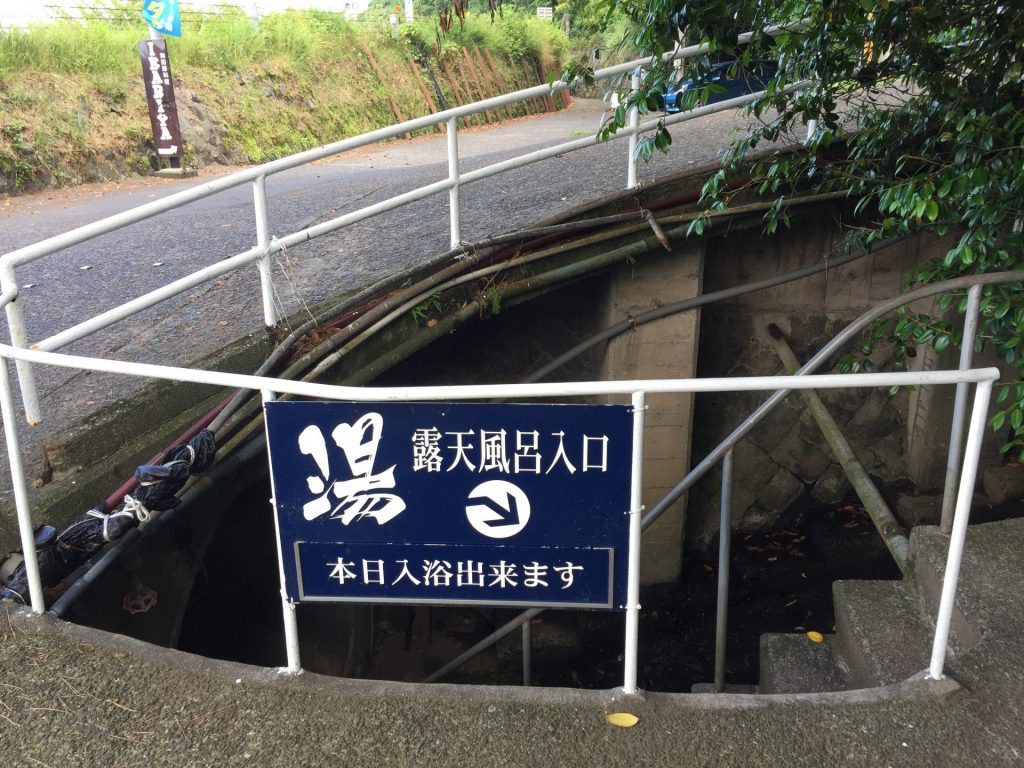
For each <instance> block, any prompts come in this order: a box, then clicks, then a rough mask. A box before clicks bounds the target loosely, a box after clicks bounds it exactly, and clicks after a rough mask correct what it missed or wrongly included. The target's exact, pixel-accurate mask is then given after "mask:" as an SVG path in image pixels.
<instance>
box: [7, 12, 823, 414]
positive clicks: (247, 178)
mask: <svg viewBox="0 0 1024 768" xmlns="http://www.w3.org/2000/svg"><path fill="white" fill-rule="evenodd" d="M797 26H799V25H790V26H789V27H787V29H791V28H795V27H797ZM781 31H782V28H773V29H771V30H768V32H769V34H778V33H780V32H781ZM749 38H750V35H749V34H747V35H741V36H740V41H741V42H742V41H743V40H744V39H749ZM706 51H707V46H705V45H696V46H689V47H686V48H680V49H678V50H676V51H673V52H671V53H669V54H667V55H666V56H665V58H666V60H678V59H685V58H691V57H694V56H699V55H701V54H702V53H705V52H706ZM649 63H650V59H636V60H634V61H630V62H626V63H623V64H617V65H615V66H612V67H607V68H605V69H601V70H598V71H597V72H596V73H595V78H596V79H598V80H612V79H614V78H618V77H621V76H623V75H626V74H628V73H630V72H636V71H637V70H638V68H639V67H642V66H644V65H645V64H649ZM635 84H636V79H635V78H634V86H635ZM804 86H806V81H801V82H799V83H794V84H791V85H790V86H788V88H787V89H786V90H797V89H799V88H802V87H804ZM568 87H569V85H568V84H567V83H564V82H562V81H556V82H554V83H552V84H551V85H537V86H533V87H532V88H525V89H522V90H519V91H515V92H513V93H509V94H505V95H503V96H496V97H494V98H490V99H485V100H483V101H478V102H475V103H473V104H468V105H465V106H461V107H454V108H452V109H447V110H445V111H443V112H438V113H436V114H431V115H426V116H423V117H418V118H415V119H413V120H407V121H405V122H404V123H398V124H396V125H392V126H390V127H388V128H382V129H379V130H376V131H370V132H369V133H365V134H362V135H361V136H356V137H353V138H350V139H345V140H343V141H338V142H334V143H332V144H327V145H324V146H322V147H318V148H316V149H311V150H308V151H306V152H300V153H298V154H295V155H291V156H289V157H286V158H282V159H280V160H275V161H272V162H269V163H265V164H263V165H260V166H256V167H254V168H250V169H247V170H244V171H239V172H237V173H233V174H230V175H228V176H224V177H222V178H219V179H216V180H214V181H210V182H206V183H204V184H199V185H196V186H194V187H191V188H190V189H187V190H184V191H182V192H178V193H176V194H173V195H168V196H167V197H164V198H162V199H160V200H156V201H154V202H152V203H147V204H145V205H140V206H138V207H136V208H132V209H130V210H128V211H124V212H122V213H119V214H115V215H113V216H108V217H107V218H104V219H101V220H99V221H96V222H93V223H91V224H87V225H85V226H81V227H78V228H76V229H73V230H70V231H68V232H65V233H63V234H60V235H57V236H54V237H50V238H47V239H45V240H42V241H40V242H38V243H34V244H32V245H28V246H25V247H23V248H18V249H16V250H14V251H11V252H9V253H7V254H4V255H3V256H0V286H2V288H3V291H4V292H5V293H6V294H9V295H10V296H11V297H12V299H18V298H19V296H18V280H17V271H18V268H19V267H21V266H24V265H26V264H29V263H31V262H33V261H36V260H37V259H40V258H42V257H44V256H48V255H50V254H53V253H56V252H57V251H60V250H62V249H64V248H68V247H70V246H73V245H77V244H79V243H82V242H85V241H87V240H91V239H92V238H95V237H98V236H100V235H104V234H107V233H110V232H113V231H115V230H118V229H121V228H123V227H126V226H128V225H131V224H136V223H138V222H141V221H145V220H147V219H151V218H153V217H155V216H158V215H160V214H162V213H165V212H167V211H170V210H174V209H176V208H181V207H182V206H184V205H187V204H189V203H193V202H195V201H197V200H202V199H205V198H208V197H210V196H212V195H216V194H218V193H220V192H224V191H227V190H230V189H234V188H236V187H240V186H242V185H245V184H252V192H253V209H254V213H255V219H256V227H255V229H256V231H255V245H253V246H252V247H251V248H248V249H246V250H245V251H242V252H241V253H236V254H234V255H232V256H230V257H227V258H224V259H223V260H221V261H219V262H217V263H215V264H212V265H210V266H207V267H205V268H203V269H200V270H197V271H195V272H193V273H192V274H190V275H187V276H186V277H183V278H181V279H178V280H175V281H173V282H171V283H168V284H166V285H164V286H162V287H160V288H158V289H156V290H154V291H151V292H149V293H146V294H144V295H142V296H139V297H137V298H135V299H132V300H130V301H127V302H124V303H123V304H120V305H118V306H115V307H112V308H111V309H109V310H107V311H105V312H101V313H100V314H98V315H96V316H94V317H92V318H90V319H88V320H86V321H84V322H81V323H78V324H77V325H74V326H72V327H70V328H67V329H65V330H62V331H60V332H58V333H55V334H53V335H51V336H48V337H46V338H44V339H38V340H35V341H30V340H29V338H28V333H27V329H26V324H25V318H24V314H23V312H24V304H25V301H24V298H21V299H19V300H18V301H14V300H10V301H8V303H7V306H6V308H5V311H6V313H7V323H8V328H9V332H10V338H11V344H12V345H13V346H15V347H18V348H20V349H26V348H32V349H38V350H43V351H54V350H57V349H61V348H62V347H64V346H66V345H68V344H70V343H72V342H74V341H77V340H79V339H82V338H84V337H86V336H89V335H90V334H92V333H95V332H96V331H98V330H101V329H103V328H106V327H108V326H110V325H112V324H114V323H116V322H118V321H120V320H123V319H125V318H127V317H131V316H132V315H135V314H138V313H139V312H142V311H143V310H145V309H148V308H149V307H152V306H154V305H156V304H159V303H160V302H163V301H166V300H167V299H170V298H172V297H174V296H177V295H179V294H182V293H184V292H186V291H188V290H191V289H193V288H195V287H196V286H199V285H201V284H203V283H207V282H211V281H214V280H217V279H219V278H221V277H223V276H224V275H226V274H228V273H230V272H233V271H235V270H238V269H241V268H243V267H247V266H249V265H251V264H256V265H258V267H259V271H260V286H261V291H262V297H263V317H264V322H265V323H266V325H267V326H275V325H276V324H277V323H278V322H279V321H280V320H281V318H280V317H279V314H278V311H277V308H276V307H275V304H274V286H273V281H272V277H271V265H272V259H273V257H274V256H275V255H276V254H279V253H282V252H284V251H286V249H287V248H290V247H293V246H296V245H299V244H300V243H304V242H307V241H309V240H313V239H315V238H317V237H321V236H323V235H326V234H329V233H331V232H335V231H337V230H339V229H342V228H343V227H346V226H349V225H351V224H355V223H357V222H359V221H363V220H365V219H368V218H371V217H373V216H376V215H379V214H381V213H385V212H387V211H390V210H393V209H395V208H399V207H401V206H403V205H407V204H409V203H413V202H416V201H418V200H422V199H424V198H427V197H430V196H431V195H436V194H440V193H443V192H447V193H448V203H449V219H450V221H449V234H450V242H451V245H452V247H453V248H454V247H457V246H458V245H459V244H460V243H461V241H462V237H461V227H462V223H461V212H460V208H459V188H460V186H461V185H463V184H469V183H471V182H474V181H479V180H480V179H485V178H489V177H492V176H496V175H498V174H501V173H504V172H506V171H510V170H513V169H515V168H521V167H524V166H527V165H530V164H533V163H537V162H540V161H541V160H545V159H548V158H551V157H555V156H556V155H561V154H565V153H567V152H573V151H576V150H580V149H585V148H587V147H592V146H595V145H596V144H598V143H599V140H598V138H597V135H596V134H594V135H591V136H587V137H585V138H581V139H576V140H574V141H569V142H565V143H562V144H559V145H557V146H553V147H547V148H545V149H541V150H537V151H534V152H530V153H527V154H523V155H520V156H518V157H514V158H511V159H509V160H504V161H501V162H497V163H493V164H491V165H488V166H485V167H483V168H478V169H475V170H472V171H466V172H462V171H460V168H459V165H460V163H459V139H458V120H459V118H460V117H465V116H469V115H473V114H477V113H480V112H484V111H486V110H490V109H494V108H496V107H501V106H504V105H507V104H515V103H518V102H522V101H527V100H529V99H532V98H536V97H539V96H545V95H551V94H553V93H558V92H560V91H563V90H565V89H567V88H568ZM760 95H761V93H754V94H749V95H745V96H740V97H737V98H734V99H729V100H726V101H722V102H719V103H716V104H713V105H709V106H705V107H700V108H698V109H694V110H692V111H690V112H683V113H679V114H676V115H671V116H663V117H659V118H657V119H651V120H646V121H641V120H640V116H639V113H638V112H637V111H636V110H635V109H634V110H632V112H631V115H630V127H629V129H628V130H625V131H622V132H619V133H616V134H614V135H613V136H612V137H611V139H612V140H616V139H620V138H628V139H629V143H630V152H629V159H628V167H627V169H626V179H627V182H626V183H627V187H628V188H631V187H634V186H636V183H637V180H636V178H637V174H636V164H637V152H636V150H637V146H638V143H639V138H640V136H641V134H643V133H646V132H649V131H652V130H654V129H655V128H657V126H658V124H659V123H660V122H664V123H665V124H666V125H673V124H676V123H682V122H685V121H687V120H693V119H695V118H699V117H702V116H704V115H708V114H711V113H714V112H721V111H725V110H734V109H736V108H738V107H741V106H743V105H744V104H748V103H750V102H752V101H754V100H755V99H757V98H758V97H759V96H760ZM442 124H443V125H446V126H447V149H448V176H447V177H446V178H444V179H441V180H439V181H436V182H434V183H432V184H427V185H425V186H422V187H419V188H417V189H413V190H409V191H408V192H404V193H402V194H400V195H396V196H394V197H391V198H389V199H387V200H383V201H381V202H378V203H374V204H372V205H368V206H366V207H363V208H361V209H359V210H357V211H353V212H351V213H347V214H344V215H342V216H337V217H335V218H332V219H329V220H328V221H324V222H322V223H320V224H317V225H315V226H310V227H305V228H303V229H299V230H297V231H295V232H291V233H289V234H286V235H281V236H276V237H273V236H271V234H270V217H269V201H268V199H267V188H266V181H267V177H269V176H272V175H274V174H278V173H281V172H283V171H287V170H291V169H293V168H298V167H300V166H303V165H307V164H309V163H312V162H315V161H318V160H323V159H325V158H328V157H333V156H336V155H339V154H341V153H344V152H347V151H349V150H353V149H357V148H360V147H365V146H369V145H371V144H375V143H378V142H381V141H386V140H389V139H394V138H398V137H400V136H404V135H405V134H406V133H410V132H412V131H417V130H420V129H424V128H430V127H433V126H438V125H442ZM18 379H19V383H20V387H21V395H22V402H23V404H24V409H25V416H26V418H27V420H28V422H29V423H30V424H37V423H39V421H40V419H41V413H40V408H39V399H38V396H37V393H36V386H35V382H34V378H33V375H32V370H31V367H30V365H29V364H28V363H27V362H26V361H24V360H21V361H19V362H18Z"/></svg>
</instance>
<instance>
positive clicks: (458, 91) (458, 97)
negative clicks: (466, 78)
mask: <svg viewBox="0 0 1024 768" xmlns="http://www.w3.org/2000/svg"><path fill="white" fill-rule="evenodd" d="M441 69H442V70H443V71H444V76H445V77H446V78H448V85H450V86H451V88H452V94H453V95H454V96H455V103H456V104H458V105H459V106H460V107H463V106H465V104H466V102H465V101H463V99H462V88H460V87H459V82H458V80H456V79H455V75H453V74H452V68H451V67H449V66H448V62H447V61H445V60H444V59H441ZM462 124H463V125H464V126H466V127H467V128H468V127H469V126H470V125H471V123H470V116H469V115H466V116H465V117H463V118H462Z"/></svg>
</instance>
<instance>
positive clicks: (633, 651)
mask: <svg viewBox="0 0 1024 768" xmlns="http://www.w3.org/2000/svg"><path fill="white" fill-rule="evenodd" d="M0 300H2V297H0ZM8 358H10V359H13V360H16V361H22V362H28V363H37V364H39V363H41V364H46V365H54V366H59V367H64V368H75V369H80V370H89V371H99V372H106V373H118V374H122V375H127V376H141V377H147V378H154V379H163V380H169V381H179V382H192V383H197V384H210V385H214V386H220V387H230V388H235V389H246V390H258V391H260V392H261V393H262V396H263V399H264V401H265V402H266V401H269V400H273V399H275V398H276V397H277V395H279V394H288V395H297V396H304V397H312V398H319V399H326V400H349V401H356V402H368V401H373V402H412V401H438V400H483V399H493V398H499V399H513V398H526V399H530V398H544V397H590V396H598V395H628V396H630V397H631V399H632V402H633V412H634V455H633V460H632V477H631V485H630V487H631V493H630V499H631V505H630V510H629V514H630V535H629V566H628V577H627V583H628V587H627V603H626V636H625V651H624V666H625V669H624V674H623V690H624V692H626V693H634V692H635V691H636V669H637V642H638V635H637V629H638V626H639V609H640V605H639V590H640V580H639V579H640V576H639V562H640V560H639V558H640V531H641V527H642V520H641V515H642V512H643V507H642V506H641V503H640V489H641V488H642V485H643V478H642V451H643V448H642V445H643V441H642V440H641V439H639V436H642V434H643V427H644V425H643V412H644V410H645V398H646V395H647V394H650V393H684V392H689V393H695V392H750V391H760V390H776V389H779V388H780V387H782V388H783V389H785V390H792V389H840V388H846V387H892V386H908V385H916V386H925V385H938V384H958V385H959V384H964V385H970V384H975V385H976V391H975V396H974V406H973V411H972V415H971V421H970V430H969V434H968V438H967V442H966V446H965V457H964V462H963V467H962V470H961V474H960V485H959V493H958V496H957V503H956V511H955V521H954V526H953V535H952V538H951V542H950V550H949V551H950V555H949V564H948V565H947V569H946V574H947V575H946V578H945V581H944V586H943V593H942V599H941V603H940V611H939V616H938V619H937V620H936V633H935V641H934V649H933V656H932V664H931V667H930V670H931V673H932V676H933V677H935V678H939V677H941V676H942V667H943V663H944V659H945V653H946V647H947V645H948V638H949V628H950V622H951V619H952V610H953V601H954V600H955V594H956V581H957V577H958V574H959V566H960V558H961V556H962V552H963V543H964V540H965V538H966V532H967V521H968V518H969V516H970V505H971V496H972V492H973V488H974V482H975V479H976V476H977V469H978V460H979V456H980V452H981V436H982V432H983V430H984V426H985V419H986V414H987V412H988V404H989V401H990V398H991V392H992V385H993V383H994V382H995V381H996V380H997V379H998V378H999V370H998V369H996V368H985V369H980V370H969V371H923V372H917V373H863V374H857V375H835V374H826V375H815V376H752V377H749V378H733V379H720V378H719V379H668V380H637V381H617V382H593V381H592V382H566V383H556V384H495V385H486V386H447V387H415V388H413V387H346V386H337V385H328V384H317V383H313V382H297V381H290V380H285V379H276V378H269V377H262V376H248V375H244V374H232V373H219V372H214V371H204V370H195V369H188V368H176V367H171V366H159V365H150V364H145V363H132V362H126V361H118V360H102V359H96V358H88V357H81V356H74V355H63V354H57V353H53V352H43V351H38V350H23V349H17V348H15V347H12V346H9V345H0V359H4V360H6V359H8ZM0 416H2V418H3V422H4V437H5V440H6V443H7V453H8V460H9V462H10V469H11V480H12V486H13V490H14V497H15V505H16V508H17V516H18V526H19V533H20V536H21V542H22V548H23V553H24V557H25V569H26V574H27V577H28V581H29V595H30V604H31V607H32V610H33V612H35V613H37V614H42V613H43V611H44V610H45V604H44V600H43V592H42V584H41V582H40V577H39V566H38V562H37V560H36V555H35V543H34V539H33V523H32V515H31V509H30V506H29V503H28V489H27V484H26V480H25V474H24V471H23V468H22V465H21V451H20V445H19V441H18V433H17V428H16V425H15V420H14V419H15V410H14V398H13V395H12V389H11V385H10V380H9V376H8V371H7V367H6V365H4V366H3V370H2V371H0ZM278 562H279V567H280V573H281V577H282V584H281V604H282V612H283V616H284V626H285V645H286V649H287V656H288V669H289V670H291V671H299V670H300V669H301V662H300V659H299V641H298V624H297V621H296V615H295V604H294V603H292V602H290V601H289V600H288V599H287V597H286V594H285V587H284V571H283V565H282V563H281V553H280V550H279V551H278Z"/></svg>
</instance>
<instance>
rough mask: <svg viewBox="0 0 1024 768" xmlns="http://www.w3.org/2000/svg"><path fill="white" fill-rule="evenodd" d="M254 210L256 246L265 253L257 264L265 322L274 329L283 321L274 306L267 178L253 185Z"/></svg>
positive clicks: (257, 179) (261, 177) (258, 179)
mask: <svg viewBox="0 0 1024 768" xmlns="http://www.w3.org/2000/svg"><path fill="white" fill-rule="evenodd" d="M252 195H253V208H254V210H255V213H256V245H257V247H259V248H260V249H261V250H262V251H263V256H262V258H260V260H259V262H257V264H258V265H259V269H260V289H261V290H262V293H263V322H264V323H265V324H266V326H267V327H268V328H273V327H274V326H275V325H277V323H278V321H279V320H280V319H281V318H280V316H279V315H278V313H277V307H275V306H274V277H273V264H272V263H271V261H270V217H269V215H268V213H267V177H266V175H262V176H258V177H257V178H256V179H255V180H254V181H253V183H252Z"/></svg>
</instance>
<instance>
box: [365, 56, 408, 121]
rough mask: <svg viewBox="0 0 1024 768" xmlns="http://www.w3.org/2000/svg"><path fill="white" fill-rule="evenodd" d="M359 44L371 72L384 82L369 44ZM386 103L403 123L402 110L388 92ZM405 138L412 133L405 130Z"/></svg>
mask: <svg viewBox="0 0 1024 768" xmlns="http://www.w3.org/2000/svg"><path fill="white" fill-rule="evenodd" d="M359 46H360V47H361V48H362V49H363V53H365V54H366V60H367V61H368V62H370V68H371V69H372V70H373V74H374V76H376V78H377V80H378V82H381V83H384V82H386V80H385V79H384V77H383V76H382V75H381V71H380V67H378V66H377V59H375V58H374V56H373V52H372V51H371V50H370V48H369V46H368V45H367V44H366V43H365V42H364V41H362V40H360V41H359ZM388 103H389V104H390V105H391V111H392V112H393V113H394V115H395V119H396V120H397V121H398V122H400V123H404V122H405V117H404V116H403V115H402V110H400V109H399V108H398V104H396V103H395V100H394V99H393V98H391V94H390V93H388ZM405 138H407V139H411V138H412V134H411V133H409V132H406V134H405Z"/></svg>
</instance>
